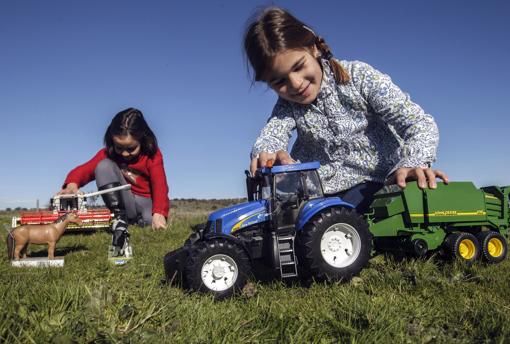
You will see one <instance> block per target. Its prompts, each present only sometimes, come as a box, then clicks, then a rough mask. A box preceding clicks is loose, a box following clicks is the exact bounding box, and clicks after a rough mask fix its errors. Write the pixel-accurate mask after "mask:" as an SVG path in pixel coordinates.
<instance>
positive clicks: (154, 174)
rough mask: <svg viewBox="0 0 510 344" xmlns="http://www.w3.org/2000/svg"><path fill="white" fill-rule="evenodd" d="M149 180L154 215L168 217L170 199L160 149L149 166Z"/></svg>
mask: <svg viewBox="0 0 510 344" xmlns="http://www.w3.org/2000/svg"><path fill="white" fill-rule="evenodd" d="M148 167H149V180H150V185H151V196H152V213H153V214H161V215H163V216H164V217H168V211H169V209H170V200H169V199H168V184H167V181H166V174H165V167H164V165H163V155H162V154H161V151H160V150H159V149H158V151H157V152H156V154H155V155H154V157H153V158H152V159H151V162H150V164H149V166H148Z"/></svg>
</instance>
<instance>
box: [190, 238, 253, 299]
mask: <svg viewBox="0 0 510 344" xmlns="http://www.w3.org/2000/svg"><path fill="white" fill-rule="evenodd" d="M215 256H216V257H219V256H223V257H225V258H226V257H228V258H226V259H227V260H228V259H230V260H231V262H233V263H234V265H235V266H236V268H237V276H236V277H235V280H234V281H233V283H232V285H231V286H230V287H228V288H227V289H224V290H214V289H211V288H209V287H208V286H207V285H206V283H205V282H204V279H203V278H205V277H203V276H202V268H203V267H204V265H205V264H206V263H207V261H208V260H209V259H210V258H212V257H215ZM250 274H251V262H250V259H249V258H248V255H247V254H246V252H245V251H244V249H243V248H242V247H241V246H240V245H238V244H236V243H234V242H232V241H230V240H226V239H221V238H216V239H212V240H206V241H200V242H197V243H195V245H193V247H192V248H191V250H190V256H189V259H188V263H187V264H186V268H185V278H186V281H187V285H188V287H189V289H191V290H195V291H199V292H203V293H212V294H213V295H214V298H215V299H216V300H221V299H225V298H228V297H231V296H233V295H235V294H237V293H240V291H241V290H242V289H243V287H244V286H245V285H246V282H247V280H248V277H249V276H250ZM214 283H215V282H214Z"/></svg>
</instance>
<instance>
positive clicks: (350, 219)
mask: <svg viewBox="0 0 510 344" xmlns="http://www.w3.org/2000/svg"><path fill="white" fill-rule="evenodd" d="M334 226H335V228H337V227H338V226H344V228H347V231H351V232H353V233H354V234H355V235H357V239H359V243H357V244H356V245H357V247H356V252H355V253H354V254H356V256H355V257H354V260H353V261H352V262H350V264H349V265H346V266H334V265H331V264H330V263H328V261H326V259H325V256H324V255H323V253H322V251H321V241H322V240H323V236H324V234H325V233H326V232H327V231H329V230H330V229H332V228H333V227H334ZM345 237H346V238H347V236H345ZM332 239H333V240H334V239H335V238H334V237H333V238H332ZM349 239H350V238H347V240H349ZM337 241H338V240H337ZM353 242H354V241H353ZM371 247H372V236H371V234H370V231H369V230H368V223H367V222H366V221H365V219H364V218H363V217H362V216H361V215H359V214H358V213H357V212H356V211H355V210H354V209H346V208H336V207H335V208H328V209H326V210H323V211H322V212H320V213H318V214H317V215H315V216H314V217H313V218H312V219H311V220H310V221H309V222H308V223H307V224H306V225H305V226H304V227H303V230H302V231H301V232H300V233H298V235H297V255H298V263H299V267H300V275H301V276H302V277H305V278H306V277H311V278H313V279H314V280H316V281H346V280H349V279H350V278H352V277H353V276H355V275H357V274H358V273H359V272H360V271H361V270H362V269H363V268H364V267H366V265H367V264H368V260H369V259H370V253H371ZM338 248H339V249H338V251H341V250H345V252H346V253H347V249H346V248H343V247H341V244H340V245H338ZM335 259H336V256H335Z"/></svg>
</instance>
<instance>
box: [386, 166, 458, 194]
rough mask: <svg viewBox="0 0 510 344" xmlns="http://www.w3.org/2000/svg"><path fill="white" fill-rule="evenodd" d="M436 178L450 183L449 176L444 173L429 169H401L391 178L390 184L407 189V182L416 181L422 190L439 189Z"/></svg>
mask: <svg viewBox="0 0 510 344" xmlns="http://www.w3.org/2000/svg"><path fill="white" fill-rule="evenodd" d="M436 178H441V179H442V180H443V181H444V182H445V183H448V176H447V175H446V173H444V172H442V171H439V170H433V169H431V168H428V167H415V168H410V167H401V168H399V169H398V170H396V171H395V173H394V174H393V176H392V177H391V178H390V184H392V183H395V184H397V185H398V186H400V187H401V188H405V187H406V182H407V181H413V180H416V181H418V187H419V188H420V189H425V188H426V187H427V186H428V187H429V188H431V189H435V188H436V187H437V184H436Z"/></svg>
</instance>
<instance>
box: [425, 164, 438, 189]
mask: <svg viewBox="0 0 510 344" xmlns="http://www.w3.org/2000/svg"><path fill="white" fill-rule="evenodd" d="M424 173H425V176H426V177H427V180H428V182H429V188H431V189H435V188H436V187H437V184H436V174H435V173H434V171H432V170H431V169H430V168H426V169H425V170H424Z"/></svg>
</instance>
